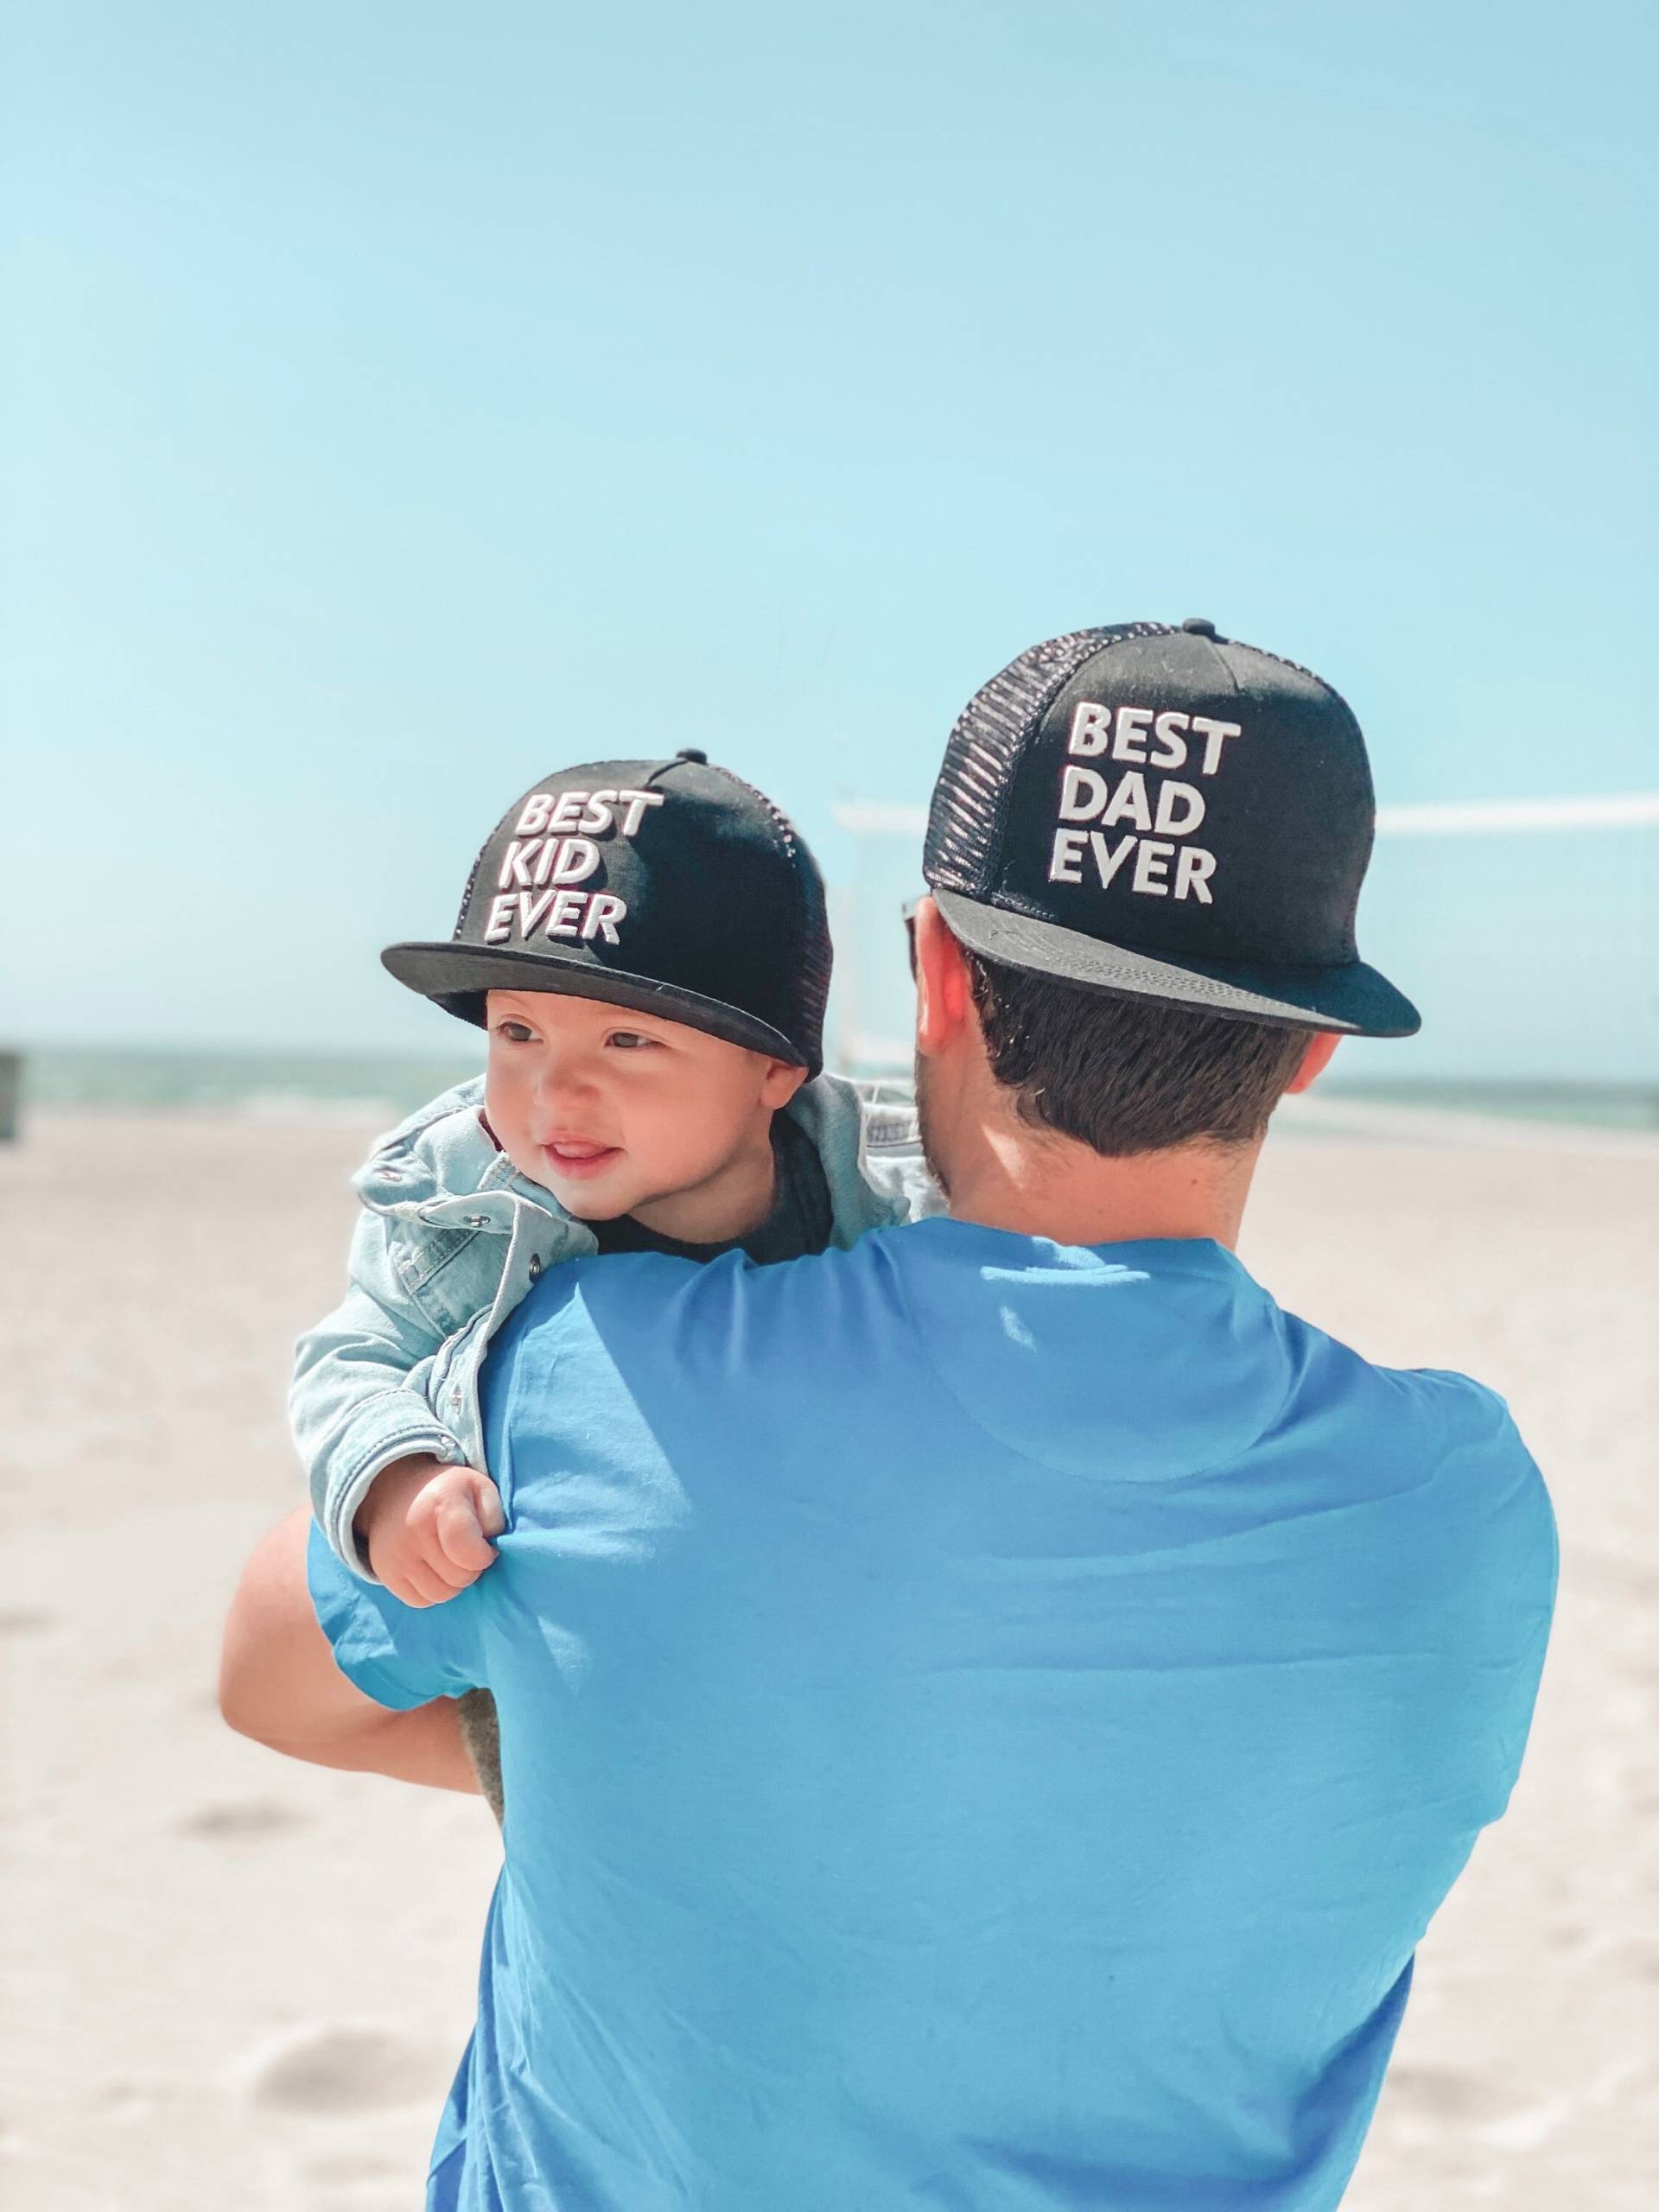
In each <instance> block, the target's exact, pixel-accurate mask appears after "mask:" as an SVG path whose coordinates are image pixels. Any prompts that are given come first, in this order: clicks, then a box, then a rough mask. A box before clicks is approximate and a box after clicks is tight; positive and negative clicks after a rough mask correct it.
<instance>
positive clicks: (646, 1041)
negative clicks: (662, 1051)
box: [605, 1029, 658, 1052]
mask: <svg viewBox="0 0 1659 2212" xmlns="http://www.w3.org/2000/svg"><path fill="white" fill-rule="evenodd" d="M657 1041H658V1040H657V1039H656V1038H654V1037H646V1036H643V1035H642V1034H641V1033H640V1032H639V1030H637V1029H613V1030H612V1032H611V1033H610V1035H609V1036H608V1037H607V1039H605V1042H606V1043H607V1045H614V1046H616V1048H617V1050H618V1051H619V1052H639V1050H640V1048H641V1047H642V1046H649V1045H654V1044H656V1042H657Z"/></svg>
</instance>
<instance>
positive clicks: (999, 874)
mask: <svg viewBox="0 0 1659 2212" xmlns="http://www.w3.org/2000/svg"><path fill="white" fill-rule="evenodd" d="M1375 829H1376V799H1375V797H1374V795H1373V792H1372V789H1371V776H1370V765H1369V763H1368V762H1367V760H1366V757H1365V741H1364V739H1363V737H1362V736H1361V734H1360V730H1359V724H1358V723H1357V721H1355V719H1354V716H1353V715H1352V713H1351V711H1350V709H1349V708H1348V706H1347V704H1346V703H1345V702H1344V700H1342V699H1341V698H1340V697H1338V695H1337V693H1336V692H1335V691H1333V690H1332V688H1331V686H1330V685H1329V684H1328V683H1325V682H1323V681H1322V680H1321V678H1319V677H1317V676H1314V675H1313V674H1312V673H1311V672H1310V671H1308V670H1306V669H1305V668H1300V667H1298V666H1297V665H1296V664H1295V663H1294V662H1292V661H1287V660H1281V659H1280V658H1279V657H1278V656H1277V655H1276V654H1274V653H1268V652H1259V651H1258V650H1257V649H1256V648H1255V646H1254V645H1238V644H1236V643H1235V642H1234V641H1233V640H1232V639H1227V638H1222V637H1218V636H1217V633H1216V628H1215V625H1214V624H1213V623H1211V622H1208V621H1205V620H1200V619H1198V618H1197V617H1194V618H1193V619H1192V620H1190V621H1187V622H1184V623H1182V624H1181V625H1180V626H1179V627H1176V626H1171V625H1168V624H1166V623H1161V622H1125V623H1119V624H1116V625H1114V626H1109V627H1105V628H1102V629H1096V630H1078V631H1076V632H1072V633H1071V635H1070V636H1067V637H1063V638H1051V639H1047V640H1046V641H1045V642H1044V643H1043V644H1041V645H1033V646H1032V647H1031V648H1030V649H1029V651H1028V652H1023V653H1021V654H1020V657H1019V658H1018V659H1017V660H1015V661H1013V662H1011V663H1010V664H1009V665H1008V666H1007V668H1005V669H1004V670H1003V671H1002V672H1001V675H1000V676H995V677H992V679H991V681H990V682H989V683H988V684H986V685H985V686H984V688H983V690H981V691H979V692H977V693H976V695H975V696H974V697H973V698H972V699H971V700H969V703H968V706H967V708H966V709H965V710H964V711H963V715H962V717H961V720H960V721H958V722H957V726H956V728H955V729H954V730H953V731H952V733H951V735H950V744H949V746H948V747H947V748H946V751H945V756H944V766H943V767H942V768H941V770H940V772H939V779H938V784H937V785H936V786H935V787H934V792H933V805H932V810H931V815H930V817H929V820H928V829H927V847H926V853H925V859H924V861H923V871H922V872H923V874H924V875H925V877H926V879H927V882H928V885H929V887H930V888H931V890H932V892H933V893H934V896H935V897H936V899H938V905H939V909H940V912H942V913H943V914H944V918H945V920H946V922H947V923H948V924H949V925H950V929H951V931H952V933H953V934H954V935H955V936H956V937H957V938H958V939H959V940H960V941H961V942H962V943H963V944H965V945H967V946H969V948H970V949H971V950H973V951H976V952H980V953H983V954H984V955H985V956H986V957H988V959H992V960H1000V961H1003V962H1005V963H1007V965H1009V966H1010V967H1014V968H1023V969H1031V970H1033V971H1035V972H1036V973H1038V974H1039V975H1046V976H1056V977H1058V979H1060V980H1061V981H1063V982H1074V983H1082V984H1085V985H1089V986H1092V987H1094V988H1097V989H1100V990H1105V991H1119V992H1128V993H1130V994H1132V995H1135V996H1136V997H1144V998H1152V999H1160V1000H1162V1001H1165V1002H1166V1003H1167V1004H1169V1005H1172V1006H1179V1007H1189V1008H1192V1009H1193V1010H1195V1011H1202V1012H1205V1013H1210V1014H1230V1015H1233V1016H1236V1017H1237V1018H1239V1019H1243V1020H1254V1021H1268V1022H1279V1023H1285V1024H1289V1025H1291V1026H1294V1027H1307V1028H1310V1029H1334V1030H1343V1031H1347V1032H1350V1033H1353V1034H1355V1035H1357V1036H1363V1037H1409V1036H1410V1035H1412V1033H1414V1031H1415V1030H1416V1029H1417V1028H1418V1027H1420V1017H1419V1015H1418V1013H1417V1010H1416V1008H1415V1007H1414V1006H1413V1005H1412V1004H1411V1002H1410V1001H1409V1000H1408V999H1407V998H1405V997H1403V996H1402V994H1401V993H1400V992H1399V991H1397V990H1396V989H1395V987H1394V985H1393V984H1392V983H1390V982H1387V981H1386V980H1385V978H1384V977H1383V976H1380V975H1379V974H1378V973H1377V971H1376V969H1374V968H1369V967H1367V966H1366V964H1365V963H1364V962H1363V961H1362V960H1361V959H1360V957H1359V954H1358V950H1357V946H1356V944H1355V942H1354V914H1355V909H1356V907H1357V904H1358V899H1359V887H1360V883H1361V881H1362V880H1363V876H1364V874H1365V868H1366V863H1367V861H1369V859H1370V850H1371V840H1372V836H1373V835H1374V833H1375Z"/></svg>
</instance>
